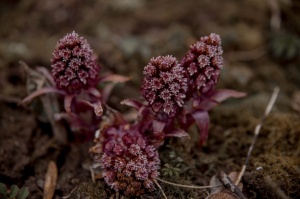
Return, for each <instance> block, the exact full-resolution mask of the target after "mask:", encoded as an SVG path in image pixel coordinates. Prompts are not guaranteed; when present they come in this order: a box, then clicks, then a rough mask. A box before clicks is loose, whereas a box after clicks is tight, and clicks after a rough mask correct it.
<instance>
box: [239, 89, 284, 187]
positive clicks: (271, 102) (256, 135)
mask: <svg viewBox="0 0 300 199" xmlns="http://www.w3.org/2000/svg"><path fill="white" fill-rule="evenodd" d="M278 93H279V88H278V87H276V88H274V90H273V93H272V96H271V99H270V101H269V104H268V106H267V108H266V110H265V113H264V115H263V117H262V118H261V121H260V122H259V123H258V124H257V125H256V127H255V130H254V137H253V140H252V143H251V146H250V147H249V150H248V154H247V157H246V161H245V163H244V165H243V167H242V169H241V171H240V173H239V176H238V179H237V180H236V181H235V185H237V184H239V182H240V181H241V179H242V177H243V175H244V173H245V171H246V167H247V165H248V163H249V159H250V156H251V152H252V150H253V148H254V145H255V142H256V140H257V137H258V135H259V132H260V129H261V127H262V125H263V123H264V121H265V119H266V117H267V116H268V115H269V113H270V111H271V109H272V107H273V105H274V103H275V101H276V99H277V96H278Z"/></svg>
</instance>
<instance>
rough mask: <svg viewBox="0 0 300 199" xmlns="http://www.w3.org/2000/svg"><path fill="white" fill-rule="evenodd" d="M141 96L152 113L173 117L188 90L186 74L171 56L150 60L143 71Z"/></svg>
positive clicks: (181, 104)
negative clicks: (161, 113)
mask: <svg viewBox="0 0 300 199" xmlns="http://www.w3.org/2000/svg"><path fill="white" fill-rule="evenodd" d="M143 73H144V75H145V77H144V78H143V84H142V94H143V96H144V98H145V99H146V100H147V102H148V104H149V105H150V106H151V107H152V110H153V111H154V112H159V111H160V110H162V111H163V112H164V113H166V114H167V115H168V116H169V117H173V116H175V114H176V112H177V110H178V108H180V107H182V106H183V104H184V99H185V97H186V92H187V89H188V85H187V82H188V81H187V78H186V72H185V70H184V68H183V67H181V66H180V65H179V63H178V61H177V59H176V58H175V57H173V56H170V55H167V56H158V57H155V58H152V59H151V60H150V63H149V64H148V65H147V66H145V68H144V71H143Z"/></svg>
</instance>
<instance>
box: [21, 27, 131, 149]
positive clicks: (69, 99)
mask: <svg viewBox="0 0 300 199" xmlns="http://www.w3.org/2000/svg"><path fill="white" fill-rule="evenodd" d="M51 68H52V71H51V73H50V72H49V71H48V70H47V69H46V68H45V67H39V68H37V71H36V72H38V73H40V75H41V76H43V77H45V78H46V79H47V82H48V84H47V85H45V86H43V87H41V88H38V89H36V90H35V91H34V92H32V93H30V94H29V95H28V96H27V97H26V98H24V99H23V100H22V102H21V103H22V104H26V103H28V102H30V101H31V100H32V99H34V98H35V97H37V96H40V95H43V94H47V93H56V94H59V96H58V97H61V96H62V97H63V106H64V109H65V112H57V113H55V114H54V115H53V116H50V117H54V120H56V121H57V120H61V119H65V120H66V121H67V122H68V123H69V124H70V128H71V130H72V131H73V132H80V133H84V134H86V135H90V134H93V133H94V132H95V130H97V129H98V125H99V123H100V122H101V116H102V114H103V111H104V110H103V109H104V108H103V104H105V103H106V100H107V99H108V96H109V94H110V91H111V90H112V86H113V85H114V84H115V83H119V82H125V81H127V80H128V79H129V78H127V77H123V76H120V75H116V74H107V75H103V76H99V71H100V65H99V64H98V62H97V57H96V56H95V55H94V54H93V51H92V49H91V47H90V45H89V44H88V42H87V40H86V39H85V38H84V37H80V36H79V35H78V34H77V33H75V32H74V31H73V32H72V33H70V34H67V35H66V36H64V37H63V38H62V39H60V40H59V41H58V42H57V45H56V47H55V49H54V51H53V57H52V59H51ZM106 82H109V83H110V84H105V86H104V88H103V89H101V90H100V89H99V88H98V85H99V84H103V83H106ZM58 141H61V142H63V143H65V142H66V141H65V140H63V141H62V140H58Z"/></svg>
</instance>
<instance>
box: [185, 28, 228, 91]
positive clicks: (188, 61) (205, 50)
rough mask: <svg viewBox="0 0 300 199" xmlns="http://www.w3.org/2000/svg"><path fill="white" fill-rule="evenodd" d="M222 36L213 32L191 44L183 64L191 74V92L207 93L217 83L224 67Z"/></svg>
mask: <svg viewBox="0 0 300 199" xmlns="http://www.w3.org/2000/svg"><path fill="white" fill-rule="evenodd" d="M222 54H223V50H222V47H221V39H220V36H219V35H217V34H214V33H211V34H210V35H209V36H205V37H201V38H200V41H198V42H197V43H195V44H193V45H191V47H190V50H189V51H188V53H187V54H186V56H185V57H184V58H183V59H182V61H181V64H182V65H183V66H184V67H185V69H186V70H187V72H188V75H189V80H190V81H189V93H190V95H191V93H195V92H197V91H199V92H200V93H207V92H209V91H211V90H212V89H213V88H214V86H215V85H216V84H217V82H218V79H219V75H220V70H221V69H222V67H223V57H222Z"/></svg>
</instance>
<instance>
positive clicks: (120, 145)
mask: <svg viewBox="0 0 300 199" xmlns="http://www.w3.org/2000/svg"><path fill="white" fill-rule="evenodd" d="M222 53H223V50H222V47H221V39H220V37H219V36H218V35H216V34H214V33H212V34H210V35H209V36H205V37H201V38H200V40H199V41H198V42H196V43H195V44H193V45H191V46H190V49H189V50H188V52H187V54H186V55H185V56H184V57H183V58H182V60H181V61H178V60H177V59H176V58H175V57H174V56H172V55H166V56H158V57H154V58H152V59H151V60H150V62H149V63H148V64H147V65H146V66H145V67H144V71H143V74H144V78H143V80H142V85H141V95H142V96H143V97H144V99H145V101H143V102H140V101H137V100H134V99H125V100H123V101H122V102H121V104H125V105H128V106H132V107H134V108H135V109H136V110H137V111H138V118H137V120H136V121H135V122H133V123H130V122H129V121H126V119H125V118H124V117H123V116H122V114H120V113H119V112H118V111H115V110H113V109H112V108H110V107H109V106H107V105H106V101H107V100H108V96H109V93H110V91H111V89H112V87H113V86H114V84H115V83H119V82H125V81H127V80H128V78H126V77H123V76H120V75H115V74H108V75H102V76H100V75H99V71H100V66H99V64H98V63H97V58H96V56H94V55H93V51H92V50H91V48H90V46H89V44H88V43H87V41H86V39H85V38H83V37H80V36H79V35H78V34H77V33H75V32H73V33H70V34H67V35H66V36H65V37H64V38H62V39H61V40H59V42H58V43H57V45H56V48H55V49H54V52H53V57H52V59H51V63H52V64H51V68H52V71H51V72H52V73H51V74H50V72H49V71H48V70H47V69H46V68H38V69H37V72H38V73H40V74H41V75H43V76H44V77H45V78H46V79H47V81H48V82H49V84H46V86H44V87H41V88H38V89H37V90H36V91H34V92H32V93H31V94H29V95H28V96H27V97H26V98H25V99H23V101H22V103H27V102H29V101H31V100H32V99H33V98H35V97H37V96H39V95H42V94H46V93H57V94H59V95H60V96H62V98H63V104H64V109H65V112H58V113H55V114H54V115H53V116H51V117H54V118H55V119H56V120H59V119H65V120H66V121H67V122H69V124H70V128H71V130H73V131H81V132H84V133H88V132H89V133H91V132H95V131H96V130H97V129H98V128H99V127H100V128H99V130H98V131H96V135H95V140H94V142H95V146H93V147H91V148H90V153H91V155H92V156H93V159H94V167H101V168H102V176H103V178H104V180H105V182H106V183H107V185H109V186H110V187H111V188H112V189H114V190H115V191H119V192H122V193H123V194H125V195H128V196H139V195H141V194H143V193H145V192H147V191H153V190H154V184H156V179H157V178H158V176H159V172H158V169H159V168H160V159H159V154H158V148H159V146H161V145H162V144H163V142H164V140H165V139H166V138H168V137H184V136H189V135H188V133H187V131H188V128H189V127H190V126H191V125H193V124H196V125H197V126H198V128H199V132H200V141H199V143H200V144H203V143H204V142H205V141H206V140H207V137H208V130H209V123H210V120H209V114H208V111H209V110H211V109H212V108H213V107H215V106H216V105H218V104H219V103H220V102H222V101H224V100H226V99H227V98H229V97H237V98H238V97H243V96H245V93H242V92H238V91H234V90H227V89H222V90H217V89H216V88H215V86H216V84H217V82H218V79H219V75H220V70H221V69H222V67H223V58H222ZM104 82H110V83H111V84H105V86H103V88H102V89H99V88H98V87H97V85H99V84H102V83H104ZM48 85H50V86H48Z"/></svg>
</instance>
